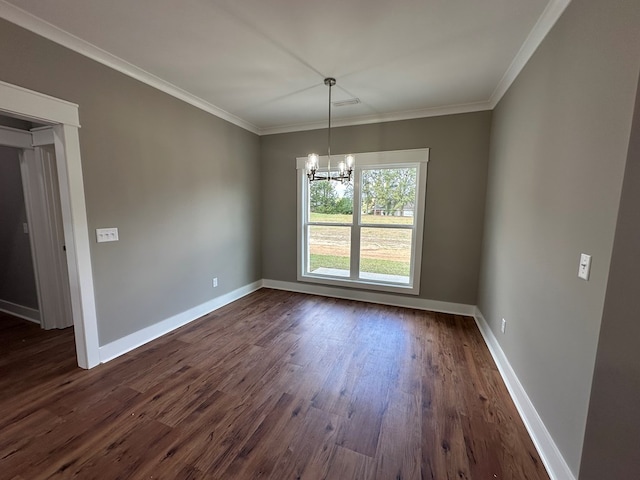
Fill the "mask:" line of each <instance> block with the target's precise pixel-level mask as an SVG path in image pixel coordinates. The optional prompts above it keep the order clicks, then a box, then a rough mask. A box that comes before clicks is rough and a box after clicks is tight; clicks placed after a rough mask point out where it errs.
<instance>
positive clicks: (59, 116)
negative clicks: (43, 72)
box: [0, 1, 80, 128]
mask: <svg viewBox="0 0 640 480" xmlns="http://www.w3.org/2000/svg"><path fill="white" fill-rule="evenodd" d="M2 7H3V2H1V1H0V16H2ZM0 105H2V110H3V111H5V112H8V113H12V114H15V115H17V116H18V117H19V118H23V119H26V120H38V121H41V122H44V123H47V124H54V123H63V124H66V125H70V126H73V127H76V128H77V127H80V120H79V117H78V105H76V104H75V103H71V102H67V101H66V100H61V99H59V98H54V97H50V96H49V95H45V94H44V93H40V92H34V91H33V90H27V89H26V88H22V87H19V86H18V85H12V84H10V83H6V82H2V81H0Z"/></svg>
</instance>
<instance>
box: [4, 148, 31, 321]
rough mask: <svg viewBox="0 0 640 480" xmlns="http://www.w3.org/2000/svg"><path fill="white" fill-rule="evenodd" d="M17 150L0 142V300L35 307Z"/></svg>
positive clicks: (25, 213)
mask: <svg viewBox="0 0 640 480" xmlns="http://www.w3.org/2000/svg"><path fill="white" fill-rule="evenodd" d="M18 153H19V150H18V149H16V148H11V147H3V146H0V300H4V301H5V302H10V303H14V304H16V305H20V306H23V307H29V308H33V309H34V310H38V293H37V290H36V280H35V275H34V273H33V261H32V259H31V244H30V242H29V234H28V233H25V232H24V229H23V224H25V223H27V211H26V207H25V203H24V194H23V192H22V175H21V174H20V158H19V157H18Z"/></svg>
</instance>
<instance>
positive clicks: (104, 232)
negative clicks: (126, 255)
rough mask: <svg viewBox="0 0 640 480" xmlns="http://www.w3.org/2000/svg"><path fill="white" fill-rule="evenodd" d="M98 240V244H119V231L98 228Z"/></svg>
mask: <svg viewBox="0 0 640 480" xmlns="http://www.w3.org/2000/svg"><path fill="white" fill-rule="evenodd" d="M96 240H97V241H98V243H102V242H117V241H118V229H117V228H96Z"/></svg>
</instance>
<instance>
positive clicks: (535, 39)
mask: <svg viewBox="0 0 640 480" xmlns="http://www.w3.org/2000/svg"><path fill="white" fill-rule="evenodd" d="M569 3H571V0H550V1H549V3H548V4H547V6H546V8H545V9H544V11H543V12H542V15H540V18H538V21H537V22H536V24H535V25H534V26H533V28H532V29H531V31H530V32H529V35H527V38H526V39H525V41H524V43H523V44H522V46H521V47H520V50H518V53H517V54H516V56H515V57H514V58H513V60H512V61H511V64H510V65H509V68H507V71H506V72H505V73H504V75H503V76H502V78H501V79H500V82H498V85H497V86H496V88H495V90H494V91H493V93H492V94H491V97H490V98H489V101H488V102H487V103H488V105H489V109H490V110H493V109H494V108H496V105H497V104H498V102H499V101H500V99H501V98H502V97H503V96H504V94H505V93H507V90H509V87H510V86H511V84H512V83H513V82H514V81H515V79H516V78H518V75H520V72H521V71H522V69H523V68H524V67H525V65H526V64H527V63H528V62H529V60H530V59H531V57H532V56H533V54H534V53H535V52H536V50H537V49H538V47H539V46H540V44H541V43H542V41H543V40H544V39H545V37H546V36H547V34H548V33H549V32H550V31H551V28H552V27H553V26H554V25H555V24H556V22H557V21H558V19H559V18H560V16H561V15H562V13H563V12H564V11H565V9H566V8H567V6H568V5H569Z"/></svg>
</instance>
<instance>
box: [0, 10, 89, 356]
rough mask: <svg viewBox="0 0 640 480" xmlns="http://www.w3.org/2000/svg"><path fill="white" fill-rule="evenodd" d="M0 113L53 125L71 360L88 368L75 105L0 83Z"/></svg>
mask: <svg viewBox="0 0 640 480" xmlns="http://www.w3.org/2000/svg"><path fill="white" fill-rule="evenodd" d="M3 5H4V3H0V13H1V12H2V7H3ZM0 112H8V113H11V114H14V115H17V116H19V117H20V118H23V119H27V120H37V121H40V122H44V123H47V124H49V125H54V128H53V133H54V145H55V151H56V158H57V161H56V164H57V168H58V180H59V186H60V203H61V206H62V220H63V224H64V238H65V245H66V247H67V263H68V265H67V266H68V270H69V286H70V289H71V304H72V312H73V324H74V328H75V330H74V333H75V334H74V336H75V340H76V355H77V358H78V365H79V366H80V367H82V368H91V367H94V366H96V365H98V363H99V357H98V353H99V352H98V345H99V344H98V322H97V316H96V305H95V298H94V291H93V273H92V267H91V254H90V252H89V229H88V226H87V211H86V206H85V198H84V182H83V180H82V161H81V158H80V140H79V136H78V128H79V122H78V106H77V105H75V104H73V103H69V102H67V101H65V100H60V99H57V98H53V97H50V96H48V95H43V94H41V93H39V92H34V91H31V90H27V89H26V88H22V87H19V86H16V85H11V84H9V83H5V82H0ZM26 151H28V150H26Z"/></svg>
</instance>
